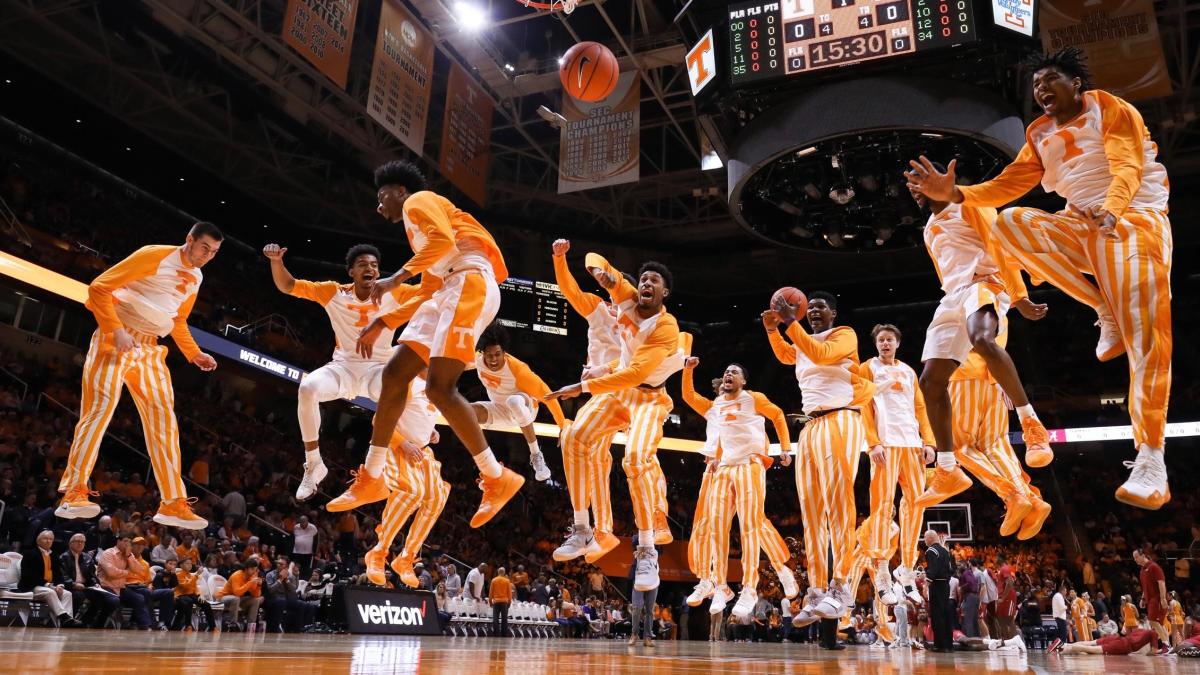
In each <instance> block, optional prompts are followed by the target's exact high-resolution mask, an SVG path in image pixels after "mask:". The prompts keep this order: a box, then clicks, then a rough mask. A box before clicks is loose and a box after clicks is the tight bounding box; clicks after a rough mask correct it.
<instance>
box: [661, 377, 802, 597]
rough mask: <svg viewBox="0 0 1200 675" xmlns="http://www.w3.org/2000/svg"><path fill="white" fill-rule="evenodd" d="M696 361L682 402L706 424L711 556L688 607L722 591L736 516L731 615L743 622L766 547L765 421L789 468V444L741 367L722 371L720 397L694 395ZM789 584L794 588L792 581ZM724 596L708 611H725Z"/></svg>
mask: <svg viewBox="0 0 1200 675" xmlns="http://www.w3.org/2000/svg"><path fill="white" fill-rule="evenodd" d="M699 363H700V359H697V358H695V357H690V358H688V360H687V361H686V362H684V371H683V400H684V401H685V402H687V404H688V405H689V406H691V408H692V409H693V410H695V411H696V412H697V413H698V414H699V415H701V416H703V417H704V419H705V420H706V421H707V423H708V432H707V434H706V438H705V444H704V449H703V450H702V451H701V452H702V453H703V454H704V455H705V456H707V457H712V458H713V459H714V467H713V477H712V483H711V486H710V488H709V497H708V510H709V516H708V517H709V519H710V524H709V526H708V529H709V531H710V532H711V539H710V548H711V551H712V552H711V554H710V556H709V562H710V569H709V570H705V576H703V577H701V581H700V584H699V585H697V587H696V590H695V591H694V592H693V593H692V595H691V596H689V597H688V604H693V605H698V604H700V602H702V601H703V599H704V598H705V597H708V596H710V595H713V594H714V591H715V590H716V589H723V588H725V585H726V577H727V575H728V568H729V527H730V525H732V524H733V516H734V513H736V514H737V518H738V527H739V528H740V533H741V545H742V591H741V593H740V595H739V597H738V601H737V603H736V604H735V605H734V607H733V613H734V615H735V616H737V617H738V618H739V619H741V618H745V617H747V616H749V615H750V612H751V611H753V610H754V606H755V604H756V603H758V557H759V556H758V553H759V550H760V547H761V546H763V545H764V544H765V542H764V541H762V538H761V537H762V532H763V530H764V529H765V527H764V523H766V522H768V521H767V516H766V513H765V505H766V498H767V467H768V466H769V465H770V464H771V462H772V460H771V459H770V456H769V455H768V454H767V450H768V448H769V443H768V441H767V432H766V420H770V421H771V423H772V424H774V425H775V434H776V435H777V436H778V437H779V446H780V450H781V452H782V457H783V460H782V461H783V465H784V466H789V465H790V464H791V453H792V440H791V434H790V433H789V432H788V427H787V419H786V418H785V417H784V414H783V410H781V409H780V408H779V406H777V405H775V404H774V403H771V401H770V400H768V399H767V397H766V396H764V395H762V394H761V393H759V392H756V391H749V390H747V389H746V388H745V386H746V381H747V377H746V369H745V368H744V367H743V366H742V365H741V364H738V363H732V364H730V365H729V366H727V367H726V368H725V374H724V377H723V378H722V382H721V393H720V395H719V396H717V398H716V400H709V399H707V398H705V397H703V396H701V395H699V394H697V393H696V390H695V387H694V386H693V384H692V371H693V370H694V369H695V368H696V366H697V365H698V364H699ZM783 570H784V572H783V574H786V575H788V576H790V575H791V570H788V569H787V567H784V568H783ZM781 582H782V578H781ZM791 586H793V587H794V586H795V582H794V579H793V582H792V584H791ZM789 590H796V591H797V592H798V590H799V589H794V588H793V589H789ZM793 595H795V593H793ZM726 597H727V596H725V594H724V593H721V594H720V595H717V596H716V597H714V598H713V602H712V606H711V607H710V609H709V612H710V613H712V614H720V613H721V612H722V611H724V609H725V603H726V602H727V600H726ZM693 601H695V602H694V603H693ZM714 608H715V609H714Z"/></svg>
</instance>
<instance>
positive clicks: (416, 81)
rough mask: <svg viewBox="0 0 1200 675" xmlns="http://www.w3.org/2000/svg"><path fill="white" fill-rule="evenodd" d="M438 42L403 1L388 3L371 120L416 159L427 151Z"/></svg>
mask: <svg viewBox="0 0 1200 675" xmlns="http://www.w3.org/2000/svg"><path fill="white" fill-rule="evenodd" d="M433 49H434V44H433V37H432V36H431V35H430V34H429V32H428V31H426V30H425V28H424V27H423V26H421V25H420V24H419V23H417V20H416V19H414V18H413V16H412V15H411V14H409V13H408V10H406V9H405V8H404V7H403V6H402V5H400V3H399V2H398V1H397V0H384V2H383V7H382V9H381V13H380V17H379V37H378V38H377V39H376V40H375V63H374V65H373V66H372V67H371V90H370V92H369V93H368V94H367V98H368V104H367V114H369V115H370V116H371V117H372V118H373V119H374V120H375V121H376V122H379V123H380V124H381V125H383V127H384V128H385V129H387V130H388V131H390V132H392V134H393V135H394V136H395V137H396V138H398V139H400V141H401V142H402V143H404V144H405V145H407V146H408V147H409V149H411V150H412V151H413V152H414V153H416V154H418V155H420V154H421V153H422V152H423V151H424V149H425V123H426V122H427V121H428V115H429V96H430V94H431V92H432V91H433V89H432V87H431V86H430V79H429V77H430V74H431V73H432V72H433Z"/></svg>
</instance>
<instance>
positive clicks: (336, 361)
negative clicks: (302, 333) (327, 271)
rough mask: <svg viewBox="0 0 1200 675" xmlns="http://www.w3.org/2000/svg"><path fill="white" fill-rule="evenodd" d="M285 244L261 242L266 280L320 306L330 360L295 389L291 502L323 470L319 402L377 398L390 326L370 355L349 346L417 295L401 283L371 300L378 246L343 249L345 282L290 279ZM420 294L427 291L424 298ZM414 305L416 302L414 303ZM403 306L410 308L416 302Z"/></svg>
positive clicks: (312, 488)
mask: <svg viewBox="0 0 1200 675" xmlns="http://www.w3.org/2000/svg"><path fill="white" fill-rule="evenodd" d="M285 254H287V249H286V248H281V247H280V246H279V244H267V245H266V246H265V247H263V255H264V256H266V257H267V259H268V260H270V261H271V279H272V280H273V281H274V282H275V287H276V288H278V289H279V291H280V292H281V293H285V294H287V295H292V296H295V297H297V298H304V299H305V300H312V301H313V302H315V303H317V304H319V305H321V306H322V307H324V308H325V313H326V314H328V315H329V324H330V326H331V327H332V328H333V333H334V337H335V340H334V348H333V359H332V360H331V361H330V362H329V363H327V364H325V365H324V366H321V367H320V368H317V369H316V370H314V371H312V372H311V373H309V374H308V375H307V376H305V378H304V379H303V380H302V381H301V382H300V389H299V391H298V392H297V396H296V399H297V404H298V405H297V409H296V417H297V419H299V420H300V440H302V441H303V442H304V477H303V479H302V480H301V481H300V487H298V488H296V501H301V502H303V501H306V500H307V499H309V498H310V497H312V496H313V495H314V494H316V491H317V486H319V485H320V484H321V481H322V480H324V479H325V476H326V475H328V474H329V469H327V468H326V467H325V462H324V461H322V460H321V443H320V432H321V404H322V403H324V402H326V401H332V400H335V399H339V398H342V399H348V400H352V399H354V398H357V397H359V396H365V397H367V398H369V399H371V400H372V401H374V400H376V399H378V398H379V390H380V385H381V382H382V379H383V369H384V367H385V366H386V365H387V362H388V359H389V358H390V357H391V355H392V337H393V334H394V333H395V331H394V330H390V329H389V330H384V331H381V332H380V333H379V335H378V337H376V338H375V342H374V344H373V345H372V350H371V352H370V355H369V356H367V357H365V358H364V357H363V356H362V355H360V354H359V353H358V350H357V349H356V347H355V345H356V343H357V342H358V336H359V334H360V333H361V332H362V329H363V328H364V327H366V326H367V325H369V324H370V322H371V321H373V320H374V319H376V318H378V317H380V316H383V315H384V314H387V313H389V312H392V311H395V310H397V309H399V308H400V307H401V306H402V305H405V304H406V301H408V300H410V299H411V298H414V297H417V296H418V295H419V293H420V290H419V287H418V286H412V285H408V284H402V285H400V286H397V287H395V288H394V289H392V291H391V292H390V293H388V294H387V295H385V296H384V297H383V299H382V300H381V302H380V303H379V304H375V303H374V302H372V301H371V287H372V285H374V283H375V280H376V279H378V278H379V265H380V261H381V257H380V255H379V249H377V248H375V247H374V246H371V245H369V244H358V245H357V246H353V247H351V248H350V250H349V251H348V252H347V253H346V271H347V274H349V276H350V279H351V283H349V284H339V283H338V282H336V281H319V282H313V281H306V280H304V279H296V278H295V277H293V276H292V273H291V272H289V271H288V269H287V266H286V265H284V262H283V257H284V255H285ZM425 297H426V298H427V297H428V295H426V296H425ZM417 302H418V303H419V302H420V300H418V301H417ZM409 307H410V308H411V309H412V310H415V308H416V303H413V304H410V305H409Z"/></svg>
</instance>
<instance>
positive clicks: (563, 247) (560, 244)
mask: <svg viewBox="0 0 1200 675" xmlns="http://www.w3.org/2000/svg"><path fill="white" fill-rule="evenodd" d="M550 248H551V250H553V251H554V255H556V256H557V255H566V254H567V251H570V250H571V242H570V241H568V240H566V239H555V240H554V243H553V244H551V245H550Z"/></svg>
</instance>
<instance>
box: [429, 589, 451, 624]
mask: <svg viewBox="0 0 1200 675" xmlns="http://www.w3.org/2000/svg"><path fill="white" fill-rule="evenodd" d="M453 597H454V596H453V595H450V593H449V591H447V590H446V584H445V583H440V584H438V585H437V590H436V591H434V594H433V599H434V601H435V602H437V614H438V627H439V628H441V629H442V630H445V629H446V626H447V625H448V624H449V623H450V618H451V617H450V612H449V611H447V609H448V608H449V606H450V598H453Z"/></svg>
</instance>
